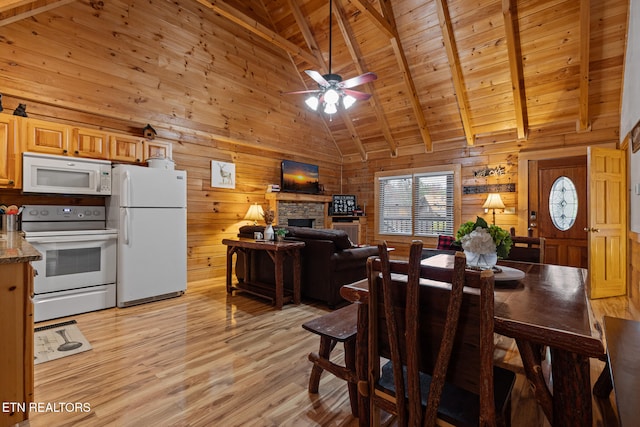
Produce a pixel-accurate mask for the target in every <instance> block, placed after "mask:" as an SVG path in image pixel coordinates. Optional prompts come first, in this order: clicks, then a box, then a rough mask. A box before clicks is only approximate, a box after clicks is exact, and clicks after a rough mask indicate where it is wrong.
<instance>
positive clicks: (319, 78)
mask: <svg viewBox="0 0 640 427" xmlns="http://www.w3.org/2000/svg"><path fill="white" fill-rule="evenodd" d="M304 72H305V73H307V74H308V75H309V77H311V78H312V79H313V80H315V81H316V83H318V84H319V85H320V86H322V87H329V82H328V81H326V80H325V79H324V77H322V74H320V73H319V72H317V71H314V70H305V71H304Z"/></svg>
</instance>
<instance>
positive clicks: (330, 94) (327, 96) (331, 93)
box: [324, 88, 340, 104]
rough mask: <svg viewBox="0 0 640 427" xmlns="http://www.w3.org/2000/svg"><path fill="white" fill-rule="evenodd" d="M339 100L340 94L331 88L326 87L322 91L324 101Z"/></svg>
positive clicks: (330, 102) (334, 101)
mask: <svg viewBox="0 0 640 427" xmlns="http://www.w3.org/2000/svg"><path fill="white" fill-rule="evenodd" d="M339 100H340V94H339V93H338V92H337V91H336V90H335V89H333V88H329V89H327V91H326V92H325V93H324V102H326V103H327V104H337V103H338V101H339Z"/></svg>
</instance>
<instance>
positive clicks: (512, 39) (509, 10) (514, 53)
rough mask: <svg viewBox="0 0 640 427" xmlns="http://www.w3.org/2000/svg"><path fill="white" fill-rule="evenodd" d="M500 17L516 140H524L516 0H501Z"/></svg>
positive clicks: (525, 120)
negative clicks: (505, 49)
mask: <svg viewBox="0 0 640 427" xmlns="http://www.w3.org/2000/svg"><path fill="white" fill-rule="evenodd" d="M502 16H503V17H504V28H505V34H506V38H507V52H508V55H509V69H510V70H511V89H512V91H513V106H514V113H515V116H516V130H517V133H518V139H526V138H527V128H528V116H527V98H526V96H525V93H524V73H523V70H522V60H521V58H522V55H520V38H519V37H518V34H519V31H518V21H517V18H518V17H517V13H516V0H502Z"/></svg>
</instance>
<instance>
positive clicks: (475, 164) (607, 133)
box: [343, 117, 618, 257]
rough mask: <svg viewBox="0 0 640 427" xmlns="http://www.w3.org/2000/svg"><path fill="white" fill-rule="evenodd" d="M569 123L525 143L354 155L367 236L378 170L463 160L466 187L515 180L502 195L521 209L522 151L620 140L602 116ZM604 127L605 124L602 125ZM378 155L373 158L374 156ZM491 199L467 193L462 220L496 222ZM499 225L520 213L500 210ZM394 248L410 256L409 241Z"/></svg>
mask: <svg viewBox="0 0 640 427" xmlns="http://www.w3.org/2000/svg"><path fill="white" fill-rule="evenodd" d="M572 125H573V126H572V127H567V128H566V129H567V130H566V131H565V132H564V133H562V132H558V131H557V130H556V129H552V130H546V132H541V134H539V135H535V134H534V135H532V136H530V137H529V139H528V140H527V141H526V142H523V141H517V140H513V141H511V142H488V143H487V142H480V143H477V144H476V145H474V146H472V147H468V146H466V142H465V141H464V140H460V141H457V142H449V143H446V144H444V143H443V144H435V146H434V152H433V153H425V152H424V150H422V152H420V150H421V148H417V149H415V150H413V149H412V150H407V151H406V152H403V151H402V150H401V151H400V152H399V155H398V157H395V158H394V157H389V156H386V157H385V156H384V155H380V156H376V157H375V158H372V159H370V160H369V161H367V162H361V161H359V160H358V159H355V158H354V159H350V160H351V161H347V162H345V164H344V165H343V180H344V182H343V186H344V191H345V192H346V193H348V194H355V195H356V196H357V198H358V203H359V204H361V205H364V204H366V206H367V216H368V218H369V220H368V221H367V236H369V238H370V241H369V243H371V244H375V243H377V242H375V240H374V236H375V229H374V227H375V221H374V212H375V209H374V206H375V201H374V175H375V173H376V172H377V171H392V170H400V169H407V168H419V167H426V166H438V165H442V164H460V165H461V170H462V185H463V187H464V186H479V185H485V184H489V185H490V184H515V186H516V192H514V193H510V192H508V193H501V197H502V200H503V201H504V203H505V206H506V207H508V208H517V205H518V194H517V188H518V157H519V156H518V154H519V153H520V152H521V151H534V150H537V149H538V147H540V151H544V150H545V149H548V150H551V149H556V148H563V147H564V148H569V147H578V146H582V147H587V146H588V145H593V144H600V143H614V144H615V143H617V139H618V136H617V133H618V128H617V123H616V122H615V120H608V119H607V118H606V117H603V118H602V119H601V120H598V121H596V122H595V123H594V124H593V127H594V128H595V129H594V130H593V131H591V132H584V133H580V134H578V133H576V131H575V123H572ZM600 125H602V128H600ZM372 157H373V156H372ZM497 166H503V167H505V169H506V174H505V175H503V176H500V177H488V178H476V177H474V171H477V170H482V169H485V168H487V167H490V168H493V167H497ZM486 198H487V194H486V193H480V194H463V195H462V221H463V222H464V221H469V220H475V218H476V216H481V217H483V218H484V219H486V220H487V221H488V222H491V221H492V214H491V212H489V213H486V214H485V212H484V209H483V208H482V205H483V204H484V202H485V200H486ZM496 225H499V226H500V227H503V228H504V229H506V230H509V229H510V228H511V227H517V226H518V216H517V215H516V214H515V213H513V214H509V213H504V212H502V211H496ZM388 243H389V244H390V245H391V246H394V247H396V251H395V252H394V256H397V257H406V256H408V246H409V245H408V242H407V241H406V240H405V241H402V240H395V241H394V240H393V239H390V240H388ZM436 243H437V242H436V239H435V238H434V239H426V240H425V244H426V245H429V246H435V245H436Z"/></svg>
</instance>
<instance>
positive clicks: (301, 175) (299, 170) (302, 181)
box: [280, 160, 319, 194]
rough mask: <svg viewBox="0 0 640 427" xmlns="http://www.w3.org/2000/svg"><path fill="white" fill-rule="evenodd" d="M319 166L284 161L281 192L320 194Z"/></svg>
mask: <svg viewBox="0 0 640 427" xmlns="http://www.w3.org/2000/svg"><path fill="white" fill-rule="evenodd" d="M318 189H319V186H318V166H317V165H310V164H308V163H300V162H294V161H292V160H283V161H282V176H281V182H280V191H283V192H289V193H309V194H318V192H319V190H318Z"/></svg>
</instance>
